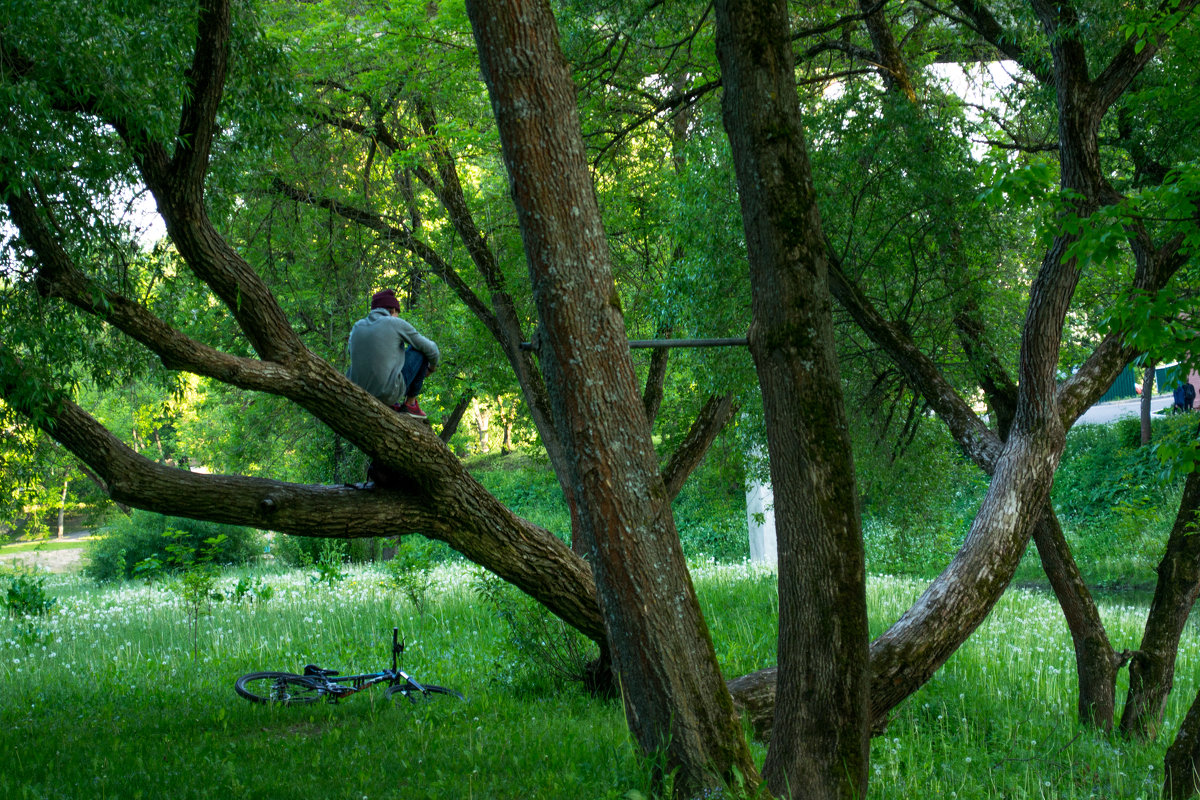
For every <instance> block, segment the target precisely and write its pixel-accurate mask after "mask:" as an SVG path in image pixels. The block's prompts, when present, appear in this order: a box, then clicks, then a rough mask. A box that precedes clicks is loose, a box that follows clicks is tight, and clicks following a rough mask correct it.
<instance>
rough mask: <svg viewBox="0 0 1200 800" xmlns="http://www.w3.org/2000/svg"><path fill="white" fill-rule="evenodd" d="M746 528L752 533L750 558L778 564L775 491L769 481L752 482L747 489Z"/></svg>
mask: <svg viewBox="0 0 1200 800" xmlns="http://www.w3.org/2000/svg"><path fill="white" fill-rule="evenodd" d="M746 528H747V529H748V531H749V534H750V560H751V561H753V562H754V563H756V564H772V565H775V564H778V563H779V545H778V544H777V542H776V539H775V492H774V491H773V490H772V489H771V484H769V483H752V484H750V487H749V488H748V489H746Z"/></svg>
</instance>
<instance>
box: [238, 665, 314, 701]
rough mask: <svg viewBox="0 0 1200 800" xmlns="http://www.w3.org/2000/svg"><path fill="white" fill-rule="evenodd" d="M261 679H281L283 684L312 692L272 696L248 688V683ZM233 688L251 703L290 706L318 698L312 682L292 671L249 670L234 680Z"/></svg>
mask: <svg viewBox="0 0 1200 800" xmlns="http://www.w3.org/2000/svg"><path fill="white" fill-rule="evenodd" d="M262 680H273V681H280V680H282V681H284V683H285V685H286V684H294V685H296V686H297V687H302V688H304V689H305V690H307V691H309V692H312V694H309V695H304V696H296V697H293V696H290V695H289V696H287V697H273V696H271V695H266V694H263V693H262V692H261V690H260V691H254V690H253V689H251V688H250V684H252V683H253V682H254V681H262ZM233 689H234V691H236V692H237V693H238V694H239V695H240V696H242V697H244V698H246V699H247V700H249V701H250V702H251V703H267V704H275V705H281V706H291V705H308V704H309V703H315V702H316V701H317V700H318V699H320V695H319V694H318V693H317V692H316V690H315V689H313V688H312V682H311V681H310V680H309V679H307V678H305V677H304V676H303V675H297V674H296V673H294V672H273V671H267V672H251V673H248V674H246V675H243V676H242V677H240V678H238V679H237V682H235V683H234V685H233Z"/></svg>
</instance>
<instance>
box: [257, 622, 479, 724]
mask: <svg viewBox="0 0 1200 800" xmlns="http://www.w3.org/2000/svg"><path fill="white" fill-rule="evenodd" d="M403 652H404V642H403V641H401V640H400V629H399V628H392V667H391V669H384V670H380V671H378V672H366V673H362V674H358V675H338V673H337V672H336V671H334V670H331V669H322V668H321V667H318V666H316V665H315V664H308V665H306V666H305V667H304V671H303V674H296V673H294V672H276V671H267V672H251V673H247V674H246V675H242V676H241V677H240V678H238V679H237V681H236V682H235V683H234V690H235V691H236V692H237V693H238V694H239V695H241V696H242V697H244V698H245V699H247V700H249V701H251V702H254V703H283V704H284V705H291V704H293V703H300V704H304V703H312V702H314V701H316V700H318V699H324V700H325V701H326V702H328V703H336V702H338V701H339V700H341V699H342V698H343V697H349V696H350V695H352V694H357V693H359V692H361V691H363V690H364V689H369V688H371V687H372V686H378V685H379V684H381V683H386V684H387V685H388V688H387V691H386V693H385V695H384V696H385V697H387V698H391V697H393V696H394V695H396V694H402V695H404V697H405V699H406V700H408V701H409V702H411V703H418V702H421V701H428V700H430V699H431V698H434V697H445V696H450V697H457V698H458V699H459V700H465V699H466V698H465V697H463V696H462V694H460V693H459V692H456V691H454V690H453V689H447V688H446V687H444V686H438V685H436V684H432V683H425V684H423V683H419V682H418V681H416V680H415V679H414V678H413V677H412V676H411V675H409V674H408V673H407V672H405V671H404V670H402V669H400V654H401V653H403Z"/></svg>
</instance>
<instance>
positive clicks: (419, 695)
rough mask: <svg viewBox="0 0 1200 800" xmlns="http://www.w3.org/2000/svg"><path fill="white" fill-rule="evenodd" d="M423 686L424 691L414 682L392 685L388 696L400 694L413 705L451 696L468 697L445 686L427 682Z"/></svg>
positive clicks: (463, 698) (460, 698) (461, 698)
mask: <svg viewBox="0 0 1200 800" xmlns="http://www.w3.org/2000/svg"><path fill="white" fill-rule="evenodd" d="M421 688H422V689H424V690H425V691H423V692H422V691H421V689H418V688H417V687H416V686H413V685H412V684H408V685H405V686H391V687H389V688H388V690H387V693H386V696H387V697H394V696H395V695H400V696H401V697H403V698H404V699H405V700H407V701H408V702H410V703H412V704H413V705H422V704H424V703H433V702H437V701H438V700H444V699H446V698H451V697H456V698H458V699H459V700H466V699H467V698H465V697H463V696H462V695H461V694H459V693H458V692H456V691H454V690H453V689H447V688H446V687H445V686H435V685H433V684H432V683H425V684H422V685H421Z"/></svg>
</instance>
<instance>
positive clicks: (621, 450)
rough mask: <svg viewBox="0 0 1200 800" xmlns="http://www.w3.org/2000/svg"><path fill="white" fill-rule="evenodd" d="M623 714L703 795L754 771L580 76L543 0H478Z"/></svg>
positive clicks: (552, 385)
mask: <svg viewBox="0 0 1200 800" xmlns="http://www.w3.org/2000/svg"><path fill="white" fill-rule="evenodd" d="M467 12H468V15H469V16H470V19H471V27H472V29H473V30H474V33H475V39H476V42H477V44H478V48H479V58H480V64H481V66H482V69H483V74H484V80H485V81H486V83H487V85H488V93H489V95H490V96H491V100H492V110H493V113H494V115H495V117H496V122H497V126H498V128H499V131H500V141H501V147H502V152H503V155H504V160H505V166H506V167H507V168H508V174H509V179H510V185H511V189H512V194H513V199H514V201H515V204H516V208H517V215H518V220H519V222H520V227H521V236H522V239H523V241H524V245H525V253H526V258H527V260H528V262H529V272H530V276H531V278H532V283H533V294H534V300H535V302H536V304H537V309H538V317H539V321H540V324H541V335H540V337H539V339H540V342H539V346H538V355H539V360H540V362H541V364H542V369H543V374H544V375H545V376H546V386H547V389H548V391H549V393H550V398H551V403H552V406H553V409H554V416H555V421H556V424H557V426H558V429H559V433H560V438H561V440H562V441H563V443H564V446H565V447H566V450H567V452H568V463H569V466H570V471H571V481H572V484H573V486H574V489H575V491H574V495H575V498H576V501H577V503H578V509H579V519H580V522H581V528H580V530H581V532H582V533H583V534H584V536H585V537H586V539H587V541H588V544H589V549H590V554H591V556H592V567H593V571H594V574H595V577H596V586H597V590H598V593H599V597H600V607H601V611H602V613H603V616H604V621H605V628H606V631H607V634H608V642H609V645H610V647H611V648H612V656H613V662H614V667H615V669H616V670H617V672H618V674H619V675H620V678H621V688H622V691H623V695H624V699H625V709H626V716H627V719H628V722H629V726H630V729H631V731H632V732H633V734H634V736H635V738H636V739H637V741H638V745H639V747H640V748H641V750H642V752H643V753H645V754H646V755H653V754H656V753H661V754H664V755H665V767H666V768H667V769H668V770H671V771H674V772H675V791H676V795H677V796H680V797H690V796H693V795H695V794H698V793H700V792H701V791H704V790H706V789H717V788H719V787H720V786H722V785H725V784H730V783H735V782H738V781H740V780H745V781H747V782H748V783H749V784H750V785H754V784H756V783H757V770H756V769H755V766H754V761H753V759H752V758H751V756H750V751H749V748H748V746H747V744H746V741H745V738H744V736H743V735H742V731H741V726H740V723H739V720H738V719H737V716H736V715H735V713H734V710H733V702H732V699H731V698H730V696H729V692H728V690H727V689H726V688H725V684H724V681H723V679H722V677H721V674H720V670H719V669H718V667H717V661H716V654H715V652H714V649H713V645H712V640H711V638H710V637H709V633H708V629H707V627H706V625H705V623H704V618H703V616H702V615H701V613H700V606H699V603H698V602H697V600H696V595H695V591H694V589H693V587H692V583H691V578H690V576H689V574H688V571H687V566H686V564H685V562H684V558H683V551H682V548H681V546H680V543H679V537H678V534H677V532H676V530H675V524H674V517H673V515H672V513H671V505H670V500H669V498H668V497H667V493H666V489H665V487H664V485H663V480H662V476H661V475H660V473H659V470H658V464H657V461H656V454H655V451H654V446H653V444H652V442H651V440H650V428H649V425H648V424H647V422H646V418H645V416H644V415H643V414H632V415H631V414H628V409H631V408H638V407H639V406H640V399H641V398H640V396H639V391H638V386H637V378H636V375H635V373H634V368H633V360H632V358H631V357H630V354H629V347H628V344H627V341H626V336H625V325H624V318H623V316H622V314H621V311H620V306H619V301H618V298H617V293H616V287H615V285H614V283H613V279H612V272H611V269H612V268H611V261H610V256H609V252H608V243H607V240H606V236H605V231H604V227H603V224H602V222H601V218H600V210H599V206H598V204H597V201H596V195H595V190H594V189H593V187H592V182H591V175H590V173H589V170H588V164H587V160H586V156H585V153H584V148H583V137H582V132H581V130H580V127H579V119H578V113H577V110H576V106H575V86H574V84H573V83H572V81H571V75H570V70H569V68H568V67H567V64H566V61H565V60H564V58H563V56H562V52H561V50H560V49H559V44H558V32H557V27H556V24H555V20H554V16H553V13H552V12H551V10H550V7H549V4H548V3H547V2H545V0H510V2H503V3H502V2H496V3H491V2H483V0H473V1H471V2H468V3H467Z"/></svg>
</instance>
